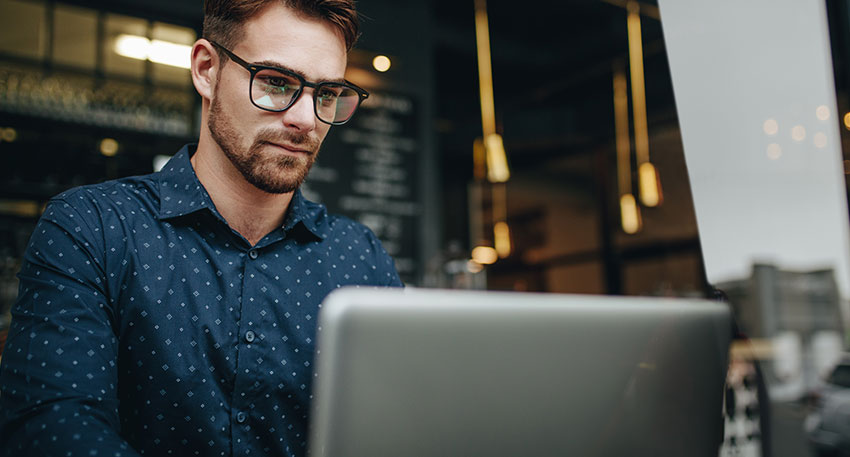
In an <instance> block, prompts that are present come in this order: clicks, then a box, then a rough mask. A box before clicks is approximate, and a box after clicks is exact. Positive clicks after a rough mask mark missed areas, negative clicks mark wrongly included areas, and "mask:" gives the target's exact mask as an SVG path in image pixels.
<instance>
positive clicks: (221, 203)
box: [191, 142, 293, 246]
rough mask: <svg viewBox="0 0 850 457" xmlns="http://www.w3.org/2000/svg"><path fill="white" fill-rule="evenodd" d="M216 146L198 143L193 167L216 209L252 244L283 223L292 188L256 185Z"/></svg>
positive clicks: (193, 157) (193, 156)
mask: <svg viewBox="0 0 850 457" xmlns="http://www.w3.org/2000/svg"><path fill="white" fill-rule="evenodd" d="M215 147H216V145H212V144H203V142H202V143H199V144H198V149H197V151H196V152H195V154H194V155H192V158H191V162H192V167H193V168H194V169H195V174H196V175H197V176H198V180H199V181H200V182H201V184H202V185H203V186H204V188H205V189H206V191H207V193H209V195H210V198H211V199H212V201H213V204H215V207H216V209H217V210H218V212H219V213H221V215H222V217H224V219H225V220H226V221H227V223H228V224H229V225H230V227H231V228H232V229H233V230H236V231H237V232H239V234H240V235H242V236H243V237H245V239H246V240H248V242H249V243H250V244H251V246H253V245H255V244H257V242H259V241H260V240H261V239H262V238H263V237H264V236H266V235H267V234H268V233H269V232H271V231H272V230H274V229H276V228H278V227H280V226H281V225H283V220H284V217H285V216H286V210H287V208H288V207H289V202H290V201H292V195H293V192H289V193H286V194H270V193H268V192H264V191H262V190H260V189H257V188H256V187H254V186H253V185H252V184H251V183H249V182H248V181H246V180H245V178H244V177H243V176H242V174H241V173H239V171H238V170H237V169H236V168H235V167H234V166H233V164H231V163H230V161H229V160H228V159H227V157H225V156H224V154H223V153H222V152H221V151H218V150H217V149H214V148H215Z"/></svg>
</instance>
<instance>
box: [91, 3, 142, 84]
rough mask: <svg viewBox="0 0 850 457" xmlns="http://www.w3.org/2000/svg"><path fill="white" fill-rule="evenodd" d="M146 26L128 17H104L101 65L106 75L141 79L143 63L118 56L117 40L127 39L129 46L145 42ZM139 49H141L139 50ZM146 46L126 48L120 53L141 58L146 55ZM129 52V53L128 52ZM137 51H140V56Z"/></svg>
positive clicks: (113, 15) (112, 15) (114, 15)
mask: <svg viewBox="0 0 850 457" xmlns="http://www.w3.org/2000/svg"><path fill="white" fill-rule="evenodd" d="M147 27H148V24H147V22H146V21H145V20H143V19H137V18H133V17H128V16H119V15H117V14H110V15H108V16H106V40H105V42H104V43H102V45H103V46H104V50H103V51H104V52H103V57H104V59H103V64H104V70H105V71H106V72H107V73H111V74H117V75H124V76H135V77H138V78H140V79H141V78H143V77H144V75H145V61H144V60H141V59H139V58H134V57H126V56H125V55H120V54H118V50H119V48H118V46H117V45H118V44H119V43H120V41H119V39H126V38H129V39H130V40H131V41H130V43H131V45H133V44H138V43H140V42H141V41H142V40H146V38H145V37H146V36H147ZM140 48H141V49H140ZM146 50H147V45H144V46H141V47H139V46H128V47H126V48H123V50H122V53H124V54H129V55H135V56H136V57H140V56H141V57H142V59H144V55H145V54H146ZM128 51H129V52H128ZM138 51H141V55H140V54H139V52H138Z"/></svg>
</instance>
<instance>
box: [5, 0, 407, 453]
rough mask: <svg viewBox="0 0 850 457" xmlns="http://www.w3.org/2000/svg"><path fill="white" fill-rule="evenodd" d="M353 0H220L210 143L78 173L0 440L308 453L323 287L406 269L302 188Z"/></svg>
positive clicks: (44, 445)
mask: <svg viewBox="0 0 850 457" xmlns="http://www.w3.org/2000/svg"><path fill="white" fill-rule="evenodd" d="M358 33H359V32H358V19H357V13H356V11H355V9H354V6H353V1H352V0H208V1H207V2H206V5H205V17H204V31H203V38H201V39H199V40H198V41H197V42H195V44H194V46H193V48H192V54H191V61H192V69H191V74H192V80H193V82H194V86H195V88H196V90H197V91H198V93H199V94H200V95H201V98H202V118H201V132H200V137H199V139H198V143H197V145H187V146H185V147H184V148H183V149H181V150H180V151H179V152H178V153H177V154H176V155H175V156H174V157H173V158H172V159H171V161H170V162H168V164H166V165H165V167H164V168H163V169H162V170H161V171H160V172H157V173H153V174H150V175H146V176H140V177H132V178H125V179H119V180H115V181H109V182H105V183H102V184H96V185H89V186H84V187H79V188H75V189H72V190H69V191H67V192H65V193H63V194H60V195H59V196H57V197H55V198H53V199H52V200H51V201H50V203H49V204H48V205H47V207H46V209H45V211H44V214H43V215H42V217H41V219H40V221H39V223H38V225H37V227H36V229H35V231H34V233H33V235H32V238H31V240H30V244H29V245H28V248H27V252H26V254H25V259H24V264H23V266H22V269H21V272H20V274H19V278H20V289H19V295H18V299H17V301H16V302H15V304H14V306H13V310H12V324H11V330H10V333H9V337H8V341H7V345H6V348H5V352H4V353H3V358H2V365H0V389H2V395H0V453H2V454H5V455H14V456H25V455H38V456H90V455H98V456H109V457H113V456H114V457H119V456H121V457H126V456H133V455H141V454H145V455H156V456H164V455H179V456H191V455H203V456H235V455H277V456H300V455H304V453H305V450H306V445H307V435H308V431H307V427H308V412H309V409H310V400H311V379H312V378H313V376H314V375H313V367H312V366H311V364H312V361H313V354H314V345H315V341H316V332H317V328H316V322H317V314H318V313H319V311H320V303H321V301H322V300H323V299H324V298H325V296H326V295H327V294H328V293H330V292H331V291H332V290H334V289H335V288H338V287H341V286H345V285H368V286H401V285H402V283H401V281H400V279H399V276H398V274H397V272H396V270H395V267H394V264H393V261H392V259H391V258H390V257H389V256H388V255H387V253H386V252H385V251H384V249H383V248H382V247H381V244H380V242H379V241H378V240H377V238H376V237H375V235H374V234H373V233H372V232H371V231H370V230H369V229H367V228H366V227H364V226H363V225H360V224H358V223H356V222H354V221H352V220H350V219H347V218H344V217H339V216H333V215H329V214H328V213H327V211H326V209H325V207H324V206H322V205H319V204H315V203H312V202H309V201H307V200H306V199H305V198H304V197H303V196H302V195H301V192H300V191H299V186H300V185H301V183H302V181H303V180H304V178H305V177H306V176H307V173H308V171H309V170H310V167H311V165H312V164H313V162H314V161H315V159H316V156H317V154H318V152H319V146H320V145H321V143H322V141H323V139H324V138H325V135H326V134H327V133H328V130H329V129H330V127H331V126H332V125H339V124H343V123H345V122H346V121H348V120H349V119H350V118H351V116H352V115H353V114H354V112H355V111H356V109H357V108H358V106H359V105H360V103H361V102H362V101H363V100H364V99H365V98H366V97H367V96H368V94H367V93H366V91H364V90H363V89H361V88H359V87H357V86H355V85H354V84H352V83H350V82H347V81H346V80H344V78H343V77H344V73H345V69H346V64H347V53H348V51H349V49H350V48H351V46H352V45H353V44H354V42H355V40H356V38H357V36H358Z"/></svg>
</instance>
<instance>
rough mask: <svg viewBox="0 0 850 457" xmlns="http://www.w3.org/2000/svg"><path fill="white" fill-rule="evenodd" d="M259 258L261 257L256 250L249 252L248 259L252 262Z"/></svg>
mask: <svg viewBox="0 0 850 457" xmlns="http://www.w3.org/2000/svg"><path fill="white" fill-rule="evenodd" d="M259 256H260V254H259V253H257V250H256V249H251V250H250V251H248V257H250V258H251V260H257V257H259Z"/></svg>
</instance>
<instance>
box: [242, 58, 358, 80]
mask: <svg viewBox="0 0 850 457" xmlns="http://www.w3.org/2000/svg"><path fill="white" fill-rule="evenodd" d="M256 65H263V66H265V67H275V68H280V69H281V70H286V71H288V72H290V73H295V74H296V75H298V76H300V77H302V78H304V80H305V81H309V82H314V83H339V84H342V83H344V82H345V79H343V78H336V79H322V80H319V81H310V78H308V77H307V75H305V74H304V72H302V71H298V70H296V69H294V68H289V67H287V66H286V65H283V64H281V63H280V62H275V61H273V60H261V61H259V62H256Z"/></svg>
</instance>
